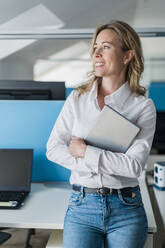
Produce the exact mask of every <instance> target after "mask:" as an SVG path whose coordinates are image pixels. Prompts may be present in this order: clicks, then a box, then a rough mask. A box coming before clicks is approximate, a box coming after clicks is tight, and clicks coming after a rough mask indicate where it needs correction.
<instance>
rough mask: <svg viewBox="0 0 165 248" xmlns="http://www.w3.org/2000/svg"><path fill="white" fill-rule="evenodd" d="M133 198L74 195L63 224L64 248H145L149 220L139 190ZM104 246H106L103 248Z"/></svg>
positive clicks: (76, 192) (137, 189)
mask: <svg viewBox="0 0 165 248" xmlns="http://www.w3.org/2000/svg"><path fill="white" fill-rule="evenodd" d="M131 191H132V192H133V193H134V194H132V196H129V197H123V196H122V194H121V192H120V190H118V194H112V195H110V194H107V195H103V196H102V195H99V194H97V193H94V194H93V193H85V194H84V193H83V190H82V191H81V192H78V191H72V195H71V197H70V200H69V206H68V209H67V212H66V216H65V220H64V233H63V248H71V247H72V248H102V247H106V248H143V247H144V244H145V241H146V237H147V230H148V224H147V218H146V213H145V210H144V207H143V203H142V199H141V193H140V189H139V187H136V189H134V188H132V189H131ZM103 244H104V246H103Z"/></svg>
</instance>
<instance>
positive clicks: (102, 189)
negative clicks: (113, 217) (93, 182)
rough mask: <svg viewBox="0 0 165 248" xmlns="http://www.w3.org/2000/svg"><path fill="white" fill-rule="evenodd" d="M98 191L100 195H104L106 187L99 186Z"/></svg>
mask: <svg viewBox="0 0 165 248" xmlns="http://www.w3.org/2000/svg"><path fill="white" fill-rule="evenodd" d="M97 193H98V194H99V195H104V194H105V192H104V188H97Z"/></svg>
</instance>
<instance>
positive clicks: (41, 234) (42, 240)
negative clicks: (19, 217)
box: [0, 229, 51, 248]
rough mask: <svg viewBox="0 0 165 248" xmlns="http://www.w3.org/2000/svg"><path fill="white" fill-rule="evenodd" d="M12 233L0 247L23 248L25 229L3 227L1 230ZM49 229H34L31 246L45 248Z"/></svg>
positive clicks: (25, 236)
mask: <svg viewBox="0 0 165 248" xmlns="http://www.w3.org/2000/svg"><path fill="white" fill-rule="evenodd" d="M1 231H4V232H8V233H11V234H12V237H11V238H10V239H9V240H8V241H6V242H5V243H4V244H2V245H0V247H1V248H24V247H25V242H26V238H27V229H5V230H1ZM50 232H51V230H41V229H37V230H35V234H34V235H32V236H31V242H30V244H31V245H32V248H45V247H46V244H47V241H48V238H49V235H50Z"/></svg>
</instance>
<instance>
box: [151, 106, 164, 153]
mask: <svg viewBox="0 0 165 248" xmlns="http://www.w3.org/2000/svg"><path fill="white" fill-rule="evenodd" d="M152 148H153V149H154V150H155V151H156V153H158V154H165V111H157V120H156V130H155V135H154V139H153V144H152Z"/></svg>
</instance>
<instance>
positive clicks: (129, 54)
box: [123, 50, 135, 65]
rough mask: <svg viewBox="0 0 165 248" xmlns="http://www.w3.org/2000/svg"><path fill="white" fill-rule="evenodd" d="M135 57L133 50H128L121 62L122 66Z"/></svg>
mask: <svg viewBox="0 0 165 248" xmlns="http://www.w3.org/2000/svg"><path fill="white" fill-rule="evenodd" d="M134 56H135V52H134V50H128V51H126V52H125V55H124V58H123V62H124V64H125V65H126V64H128V63H129V62H130V61H131V60H132V59H133V57H134Z"/></svg>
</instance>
